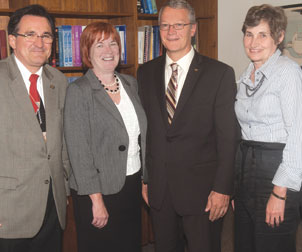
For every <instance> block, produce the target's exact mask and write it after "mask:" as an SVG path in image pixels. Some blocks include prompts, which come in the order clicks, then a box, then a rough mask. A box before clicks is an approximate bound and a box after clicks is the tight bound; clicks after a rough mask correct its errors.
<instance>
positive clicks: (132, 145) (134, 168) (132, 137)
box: [115, 80, 141, 176]
mask: <svg viewBox="0 0 302 252" xmlns="http://www.w3.org/2000/svg"><path fill="white" fill-rule="evenodd" d="M119 82H120V94H121V101H120V103H119V104H115V105H116V107H117V109H118V110H119V112H120V114H121V116H122V118H123V121H124V124H125V127H126V130H127V133H128V137H129V147H128V157H127V172H126V175H127V176H128V175H132V174H134V173H136V172H138V171H139V170H140V168H141V161H140V155H139V151H140V147H139V144H138V136H139V134H140V128H139V123H138V119H137V115H136V112H135V109H134V106H133V104H132V102H131V100H130V98H129V96H128V94H127V92H126V91H125V89H124V87H123V85H122V84H121V80H119Z"/></svg>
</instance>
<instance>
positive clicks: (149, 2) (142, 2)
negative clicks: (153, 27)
mask: <svg viewBox="0 0 302 252" xmlns="http://www.w3.org/2000/svg"><path fill="white" fill-rule="evenodd" d="M137 11H138V13H146V14H157V6H156V0H137Z"/></svg>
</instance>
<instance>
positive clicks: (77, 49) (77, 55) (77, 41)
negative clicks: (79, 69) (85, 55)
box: [71, 25, 82, 66]
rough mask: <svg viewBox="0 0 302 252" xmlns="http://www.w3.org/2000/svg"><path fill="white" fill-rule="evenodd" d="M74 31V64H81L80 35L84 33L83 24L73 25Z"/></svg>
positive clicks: (72, 29)
mask: <svg viewBox="0 0 302 252" xmlns="http://www.w3.org/2000/svg"><path fill="white" fill-rule="evenodd" d="M71 31H72V65H73V66H81V65H82V61H81V52H80V37H81V34H82V26H80V25H73V26H72V28H71Z"/></svg>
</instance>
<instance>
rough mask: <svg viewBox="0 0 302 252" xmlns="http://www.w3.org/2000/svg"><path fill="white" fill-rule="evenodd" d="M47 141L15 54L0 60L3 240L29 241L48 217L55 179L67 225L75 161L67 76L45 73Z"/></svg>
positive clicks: (58, 206)
mask: <svg viewBox="0 0 302 252" xmlns="http://www.w3.org/2000/svg"><path fill="white" fill-rule="evenodd" d="M42 79H43V91H44V102H45V111H46V129H47V142H46V143H45V141H44V139H43V136H42V132H41V128H40V126H39V123H38V120H37V117H36V115H35V113H34V111H33V107H32V104H31V101H30V99H29V96H28V92H27V90H26V87H25V84H24V81H23V78H22V76H21V73H20V71H19V69H18V67H17V65H16V62H15V59H14V57H13V55H12V56H10V57H8V58H7V59H5V60H2V61H0V80H1V82H0V120H1V126H0V160H1V162H0V223H2V227H0V238H29V237H33V236H34V235H36V234H37V232H38V231H39V230H40V228H41V226H42V223H43V219H44V216H45V210H46V204H47V196H48V191H49V178H50V177H51V178H52V189H53V195H54V200H55V204H56V209H57V213H58V217H59V221H60V224H61V227H62V228H64V226H65V214H66V202H67V198H66V188H65V184H66V185H67V183H65V182H66V180H67V177H68V172H69V171H68V170H69V161H68V158H67V151H66V148H65V144H64V141H63V139H64V138H63V106H64V99H65V92H66V87H67V80H66V77H65V76H64V75H63V74H62V73H60V72H59V71H58V70H56V69H55V68H53V67H50V66H49V65H45V66H44V67H43V72H42Z"/></svg>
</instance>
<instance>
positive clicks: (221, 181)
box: [137, 0, 237, 252]
mask: <svg viewBox="0 0 302 252" xmlns="http://www.w3.org/2000/svg"><path fill="white" fill-rule="evenodd" d="M159 25H160V36H161V40H162V43H163V45H164V47H165V48H166V54H165V55H163V56H161V57H159V58H157V59H155V60H152V61H150V62H148V63H146V64H144V65H143V66H141V67H140V68H139V70H138V74H137V76H138V82H139V87H140V96H141V100H142V103H143V106H144V108H145V111H146V114H147V119H148V130H147V153H146V166H147V170H148V181H145V182H146V183H148V184H147V185H145V186H144V192H145V195H143V196H144V198H145V199H146V200H147V201H148V200H149V204H150V207H151V215H152V221H153V228H154V234H155V248H156V252H175V251H179V249H180V248H179V247H178V244H180V243H179V238H180V237H181V236H182V233H183V234H184V236H185V238H186V243H187V245H188V249H189V251H190V252H201V251H202V252H214V251H215V252H218V251H220V234H221V222H222V219H221V217H223V216H224V215H225V213H226V211H227V208H228V205H229V198H230V196H229V195H230V194H232V191H233V166H234V157H235V152H236V150H235V149H236V142H237V123H236V119H235V114H234V102H235V93H236V84H235V79H234V72H233V70H232V68H231V67H229V66H227V65H225V64H223V63H221V62H218V61H216V60H213V59H210V58H207V57H204V56H202V55H200V54H199V53H197V52H196V51H194V49H193V48H192V46H191V37H192V36H193V35H194V33H195V30H196V24H195V14H194V10H193V9H192V7H191V6H190V5H189V4H188V3H187V2H186V1H184V0H171V1H169V2H168V3H167V4H166V5H165V6H163V7H162V9H161V11H160V13H159ZM201 37H202V36H201ZM202 39H207V38H202ZM175 63H176V64H175ZM147 191H148V198H147V196H146V192H147Z"/></svg>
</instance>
